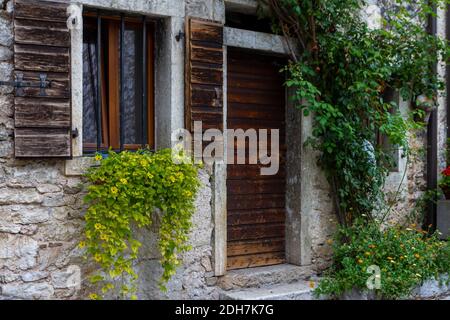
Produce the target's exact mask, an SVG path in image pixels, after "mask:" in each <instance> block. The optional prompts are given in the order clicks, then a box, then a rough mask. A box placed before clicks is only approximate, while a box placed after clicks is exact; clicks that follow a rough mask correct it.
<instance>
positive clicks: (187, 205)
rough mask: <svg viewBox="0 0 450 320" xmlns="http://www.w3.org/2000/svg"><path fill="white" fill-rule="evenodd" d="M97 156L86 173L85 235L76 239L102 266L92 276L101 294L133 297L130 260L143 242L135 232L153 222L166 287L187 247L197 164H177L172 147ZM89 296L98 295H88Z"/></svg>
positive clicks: (163, 285)
mask: <svg viewBox="0 0 450 320" xmlns="http://www.w3.org/2000/svg"><path fill="white" fill-rule="evenodd" d="M96 160H97V161H99V163H100V164H99V166H96V167H93V168H91V169H90V170H89V172H88V173H87V175H86V176H87V178H88V180H89V182H90V183H91V184H90V186H89V188H88V194H87V196H86V202H87V203H88V205H89V207H88V210H87V213H86V215H85V220H86V225H85V240H84V241H83V242H81V243H80V247H82V248H86V253H87V255H88V257H91V258H92V259H93V260H94V261H95V262H96V263H97V264H98V265H99V266H100V267H101V272H100V273H98V274H95V275H94V276H92V277H91V281H92V282H93V283H102V284H103V287H102V293H103V294H107V293H108V292H110V291H112V292H117V291H119V292H120V293H121V294H122V296H123V297H129V298H133V299H135V298H137V297H136V296H135V292H136V286H135V283H136V280H137V278H138V275H137V274H136V272H135V270H134V267H135V265H134V263H135V262H136V261H137V259H138V253H139V248H140V247H141V245H142V243H141V242H140V241H139V240H138V237H137V233H136V232H137V231H138V230H139V229H141V228H145V227H148V226H150V225H151V224H152V223H155V225H156V226H157V228H158V230H159V232H158V236H159V243H158V247H159V252H160V254H161V258H160V261H161V265H162V268H163V273H162V276H161V279H160V286H161V289H163V290H164V289H165V284H166V283H167V281H168V280H169V279H170V278H171V277H172V276H173V275H174V274H175V272H176V267H177V266H178V265H179V264H180V254H182V253H183V252H185V251H187V250H189V249H190V247H189V245H188V234H189V232H190V229H191V226H192V223H191V218H192V214H193V212H194V199H195V195H196V192H197V190H198V188H199V186H200V182H199V180H198V175H197V167H195V166H193V165H192V164H189V163H188V162H185V163H181V164H175V163H174V162H173V159H172V151H171V150H162V151H159V152H156V153H151V152H148V151H139V152H135V153H132V152H126V151H125V152H121V153H115V152H113V151H110V152H109V154H108V156H107V157H105V158H103V157H102V156H101V155H100V154H98V155H96ZM91 298H93V299H98V298H100V297H99V296H98V295H97V294H92V295H91Z"/></svg>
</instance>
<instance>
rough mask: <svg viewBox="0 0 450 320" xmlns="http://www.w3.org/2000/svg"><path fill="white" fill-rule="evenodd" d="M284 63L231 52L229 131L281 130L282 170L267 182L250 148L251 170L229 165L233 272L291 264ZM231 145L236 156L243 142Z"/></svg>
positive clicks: (230, 241)
mask: <svg viewBox="0 0 450 320" xmlns="http://www.w3.org/2000/svg"><path fill="white" fill-rule="evenodd" d="M282 63H283V61H281V60H280V59H277V58H274V57H270V56H264V55H258V54H254V53H248V52H242V51H238V50H231V49H229V51H228V67H227V68H228V72H227V73H228V74H227V81H228V93H227V100H228V102H227V105H228V112H227V124H228V129H243V130H244V131H245V130H247V129H249V128H254V129H256V130H259V129H269V132H270V129H279V130H280V169H279V171H278V173H277V174H276V175H274V176H262V175H261V174H260V168H261V164H260V162H259V161H258V164H257V165H251V164H248V163H249V162H248V148H249V147H248V142H247V143H246V145H245V146H244V148H246V157H247V162H246V164H245V165H242V164H241V165H239V164H231V165H230V164H229V165H228V170H227V171H228V179H227V193H228V194H227V199H228V200H227V210H228V215H227V218H228V219H227V221H228V222H227V225H228V226H227V227H228V229H227V234H228V248H227V249H228V250H227V251H228V263H227V264H228V270H231V269H242V268H250V267H258V266H267V265H275V264H281V263H284V262H285V204H286V203H285V193H286V187H285V185H286V180H285V151H286V150H285V138H284V136H285V88H284V86H283V83H284V74H283V73H280V69H281V67H282V65H283V64H282ZM269 141H270V139H269ZM228 144H229V149H228V152H235V153H236V145H237V141H236V140H235V142H234V143H233V142H232V141H229V142H228ZM233 146H234V147H235V149H234V151H233V150H232V147H233ZM268 150H270V144H269V146H268Z"/></svg>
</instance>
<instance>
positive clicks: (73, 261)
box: [0, 1, 218, 299]
mask: <svg viewBox="0 0 450 320" xmlns="http://www.w3.org/2000/svg"><path fill="white" fill-rule="evenodd" d="M12 2H13V1H3V2H0V75H1V80H12V70H13V61H12V43H13V35H12V9H13V5H12ZM91 2H92V1H91ZM13 125H14V121H13V94H12V90H11V89H10V88H7V87H1V88H0V299H80V298H85V297H87V295H88V294H89V293H91V290H90V288H89V285H88V281H87V280H86V278H87V276H88V275H89V274H90V273H91V272H92V271H93V266H92V265H89V264H87V263H86V262H85V261H84V259H83V258H82V251H81V250H80V249H78V247H77V245H78V243H79V241H80V240H81V238H80V237H81V235H82V234H83V213H84V211H85V210H84V208H83V196H84V192H83V181H82V178H81V177H77V176H72V175H70V176H66V175H65V172H66V170H65V161H61V160H32V161H24V160H16V159H14V156H13V154H14V151H13ZM75 163H77V162H76V161H75ZM200 178H201V181H202V183H203V188H202V189H201V191H200V193H199V195H198V198H197V201H196V206H197V210H196V213H195V216H194V229H193V231H192V236H191V245H192V247H193V250H192V251H191V252H189V253H187V254H185V256H184V265H183V267H181V268H180V269H179V271H178V273H177V275H176V276H175V277H174V279H173V280H172V281H171V282H170V283H169V286H168V288H169V291H168V293H167V294H162V293H161V292H160V291H159V290H158V289H157V280H158V279H159V274H160V273H161V270H160V266H159V262H158V253H157V252H155V248H156V236H155V233H154V230H153V231H150V232H148V233H147V235H146V236H145V238H144V239H143V240H144V243H145V246H144V248H142V251H141V252H142V257H141V258H140V259H139V262H138V264H137V266H136V268H137V269H138V270H139V274H141V279H140V282H139V297H140V298H142V299H151V298H186V299H195V298H217V297H218V296H217V294H215V290H214V289H213V287H210V286H212V285H214V281H215V279H214V277H213V273H212V262H211V252H212V248H211V234H212V228H213V225H212V221H211V204H210V202H211V187H210V182H209V179H210V174H209V173H208V172H207V171H203V172H201V173H200ZM79 275H80V276H79ZM78 278H80V279H81V280H82V284H81V287H79V286H78V285H77V282H78ZM80 289H81V290H80Z"/></svg>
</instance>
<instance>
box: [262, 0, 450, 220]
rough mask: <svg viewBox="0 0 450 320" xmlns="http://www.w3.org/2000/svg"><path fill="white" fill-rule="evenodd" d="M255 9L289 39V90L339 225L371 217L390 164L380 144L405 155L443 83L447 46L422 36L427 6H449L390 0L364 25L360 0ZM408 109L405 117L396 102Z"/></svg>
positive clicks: (292, 2)
mask: <svg viewBox="0 0 450 320" xmlns="http://www.w3.org/2000/svg"><path fill="white" fill-rule="evenodd" d="M260 3H261V4H262V10H261V12H267V8H268V12H269V13H270V16H271V17H272V19H273V29H274V31H275V32H276V33H279V34H282V35H284V36H286V37H287V38H288V37H289V38H293V39H294V40H295V41H293V42H292V41H288V45H289V48H290V49H291V50H290V51H291V59H290V63H289V64H288V65H287V66H286V71H287V74H288V80H287V82H286V84H287V86H288V87H291V88H293V89H294V95H293V99H294V100H295V102H296V105H297V107H298V108H299V109H301V110H302V111H303V113H304V115H305V116H309V115H312V116H313V117H314V125H313V132H312V136H311V137H310V139H309V141H308V143H309V145H311V146H312V147H313V148H315V149H316V150H317V151H319V165H320V166H321V168H322V169H324V171H325V173H326V175H327V178H328V181H329V182H330V184H331V186H332V188H333V191H334V192H333V193H334V194H335V200H336V207H337V214H338V218H339V221H340V223H341V224H342V225H343V226H350V225H352V224H353V222H354V221H355V220H356V219H359V218H362V219H364V220H366V221H374V220H377V216H376V214H374V213H376V212H378V213H379V212H381V211H382V210H383V208H384V207H385V203H384V193H383V186H384V182H385V178H386V176H387V174H388V172H389V165H390V163H391V162H392V159H391V157H390V154H391V150H387V149H386V147H385V145H384V144H383V143H382V141H383V140H384V141H386V140H387V141H389V145H391V146H395V147H396V148H401V150H403V156H405V157H407V156H408V152H409V148H408V138H409V134H410V133H411V132H412V131H413V130H415V129H419V128H420V127H421V126H423V124H424V123H423V122H422V121H421V120H422V119H424V117H423V116H424V113H426V112H429V111H430V109H432V108H434V107H435V106H436V100H437V97H436V95H437V91H438V90H440V89H442V88H443V85H444V84H443V82H442V81H441V80H440V79H439V78H438V77H437V75H436V73H435V72H434V68H435V66H436V64H437V63H438V61H439V59H443V60H444V61H446V60H447V56H448V47H447V43H446V42H445V41H443V40H441V39H440V38H439V37H436V36H434V35H431V34H429V33H428V32H427V30H426V27H425V26H426V25H427V21H428V19H429V16H430V15H434V13H433V12H434V11H433V8H436V7H442V6H444V5H445V4H446V3H447V0H431V1H427V0H406V1H404V0H401V1H400V0H393V1H391V2H390V5H389V6H388V7H387V9H386V11H385V12H384V13H383V15H382V16H381V17H380V26H379V28H370V27H369V25H368V24H367V22H366V21H365V20H364V19H362V18H361V15H360V14H358V13H359V12H362V10H363V9H364V7H365V6H366V2H365V1H364V0H309V1H303V0H302V1H300V0H260ZM396 93H399V95H400V96H401V98H402V99H403V100H406V101H409V102H411V103H412V105H413V107H414V108H413V109H412V110H413V111H411V112H410V114H409V115H408V116H405V115H402V114H401V112H400V109H399V105H398V102H397V101H395V99H393V96H395V94H396Z"/></svg>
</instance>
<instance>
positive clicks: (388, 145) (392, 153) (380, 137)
mask: <svg viewBox="0 0 450 320" xmlns="http://www.w3.org/2000/svg"><path fill="white" fill-rule="evenodd" d="M383 100H384V102H386V103H393V105H392V108H391V109H390V113H391V114H394V113H397V112H400V110H399V104H400V96H399V94H398V92H397V91H395V90H393V89H391V88H388V89H386V91H385V92H384V95H383ZM377 145H378V146H379V147H380V148H381V150H382V151H383V152H384V153H385V154H386V155H388V157H389V159H386V160H388V161H386V166H387V168H388V169H389V171H390V172H399V171H400V154H401V151H400V149H399V146H398V145H394V144H392V142H391V141H390V140H389V138H388V137H387V136H386V135H384V134H381V133H380V132H379V131H378V132H377Z"/></svg>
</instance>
